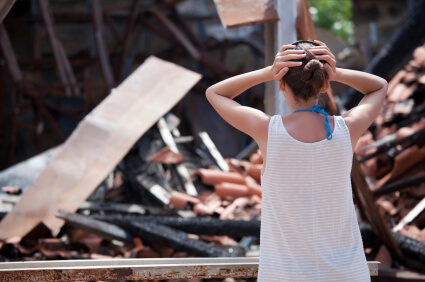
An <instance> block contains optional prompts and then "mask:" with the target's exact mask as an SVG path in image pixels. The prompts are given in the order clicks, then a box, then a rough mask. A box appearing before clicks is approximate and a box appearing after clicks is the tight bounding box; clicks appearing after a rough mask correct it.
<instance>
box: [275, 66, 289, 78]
mask: <svg viewBox="0 0 425 282" xmlns="http://www.w3.org/2000/svg"><path fill="white" fill-rule="evenodd" d="M288 71H289V68H288V67H284V68H283V69H281V70H280V71H279V72H278V73H277V74H275V76H274V80H277V81H279V80H281V79H282V78H283V77H284V76H285V74H286V73H287V72H288Z"/></svg>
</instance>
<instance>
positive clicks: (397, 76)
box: [387, 70, 407, 93]
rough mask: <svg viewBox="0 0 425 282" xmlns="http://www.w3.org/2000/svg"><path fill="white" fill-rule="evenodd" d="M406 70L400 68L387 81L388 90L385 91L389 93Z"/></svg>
mask: <svg viewBox="0 0 425 282" xmlns="http://www.w3.org/2000/svg"><path fill="white" fill-rule="evenodd" d="M406 73H407V72H406V70H400V71H399V72H398V73H397V74H396V75H395V76H394V77H393V78H392V79H391V80H390V82H388V90H387V92H388V93H390V92H392V91H393V90H394V88H395V87H396V86H397V85H398V84H399V83H400V81H401V80H402V79H403V78H404V76H405V75H406Z"/></svg>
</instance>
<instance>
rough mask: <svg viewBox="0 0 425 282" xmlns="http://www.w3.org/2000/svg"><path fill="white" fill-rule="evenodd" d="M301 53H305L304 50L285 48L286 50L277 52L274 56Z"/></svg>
mask: <svg viewBox="0 0 425 282" xmlns="http://www.w3.org/2000/svg"><path fill="white" fill-rule="evenodd" d="M303 53H305V52H304V50H286V51H283V52H279V53H277V54H276V58H278V57H283V56H286V55H289V54H303Z"/></svg>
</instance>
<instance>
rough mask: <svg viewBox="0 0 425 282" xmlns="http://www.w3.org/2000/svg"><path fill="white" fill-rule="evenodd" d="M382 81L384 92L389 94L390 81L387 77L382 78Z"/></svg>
mask: <svg viewBox="0 0 425 282" xmlns="http://www.w3.org/2000/svg"><path fill="white" fill-rule="evenodd" d="M381 83H382V86H381V89H382V92H383V93H384V96H387V93H388V82H387V81H386V80H385V79H383V78H382V81H381Z"/></svg>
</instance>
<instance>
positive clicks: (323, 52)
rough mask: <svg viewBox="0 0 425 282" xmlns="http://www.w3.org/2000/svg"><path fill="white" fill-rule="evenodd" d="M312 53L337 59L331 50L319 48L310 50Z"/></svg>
mask: <svg viewBox="0 0 425 282" xmlns="http://www.w3.org/2000/svg"><path fill="white" fill-rule="evenodd" d="M310 52H311V53H313V54H316V55H317V54H321V55H328V56H330V57H332V58H334V59H335V56H334V54H332V52H331V51H330V50H329V49H323V48H322V49H318V48H316V49H311V50H310Z"/></svg>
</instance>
